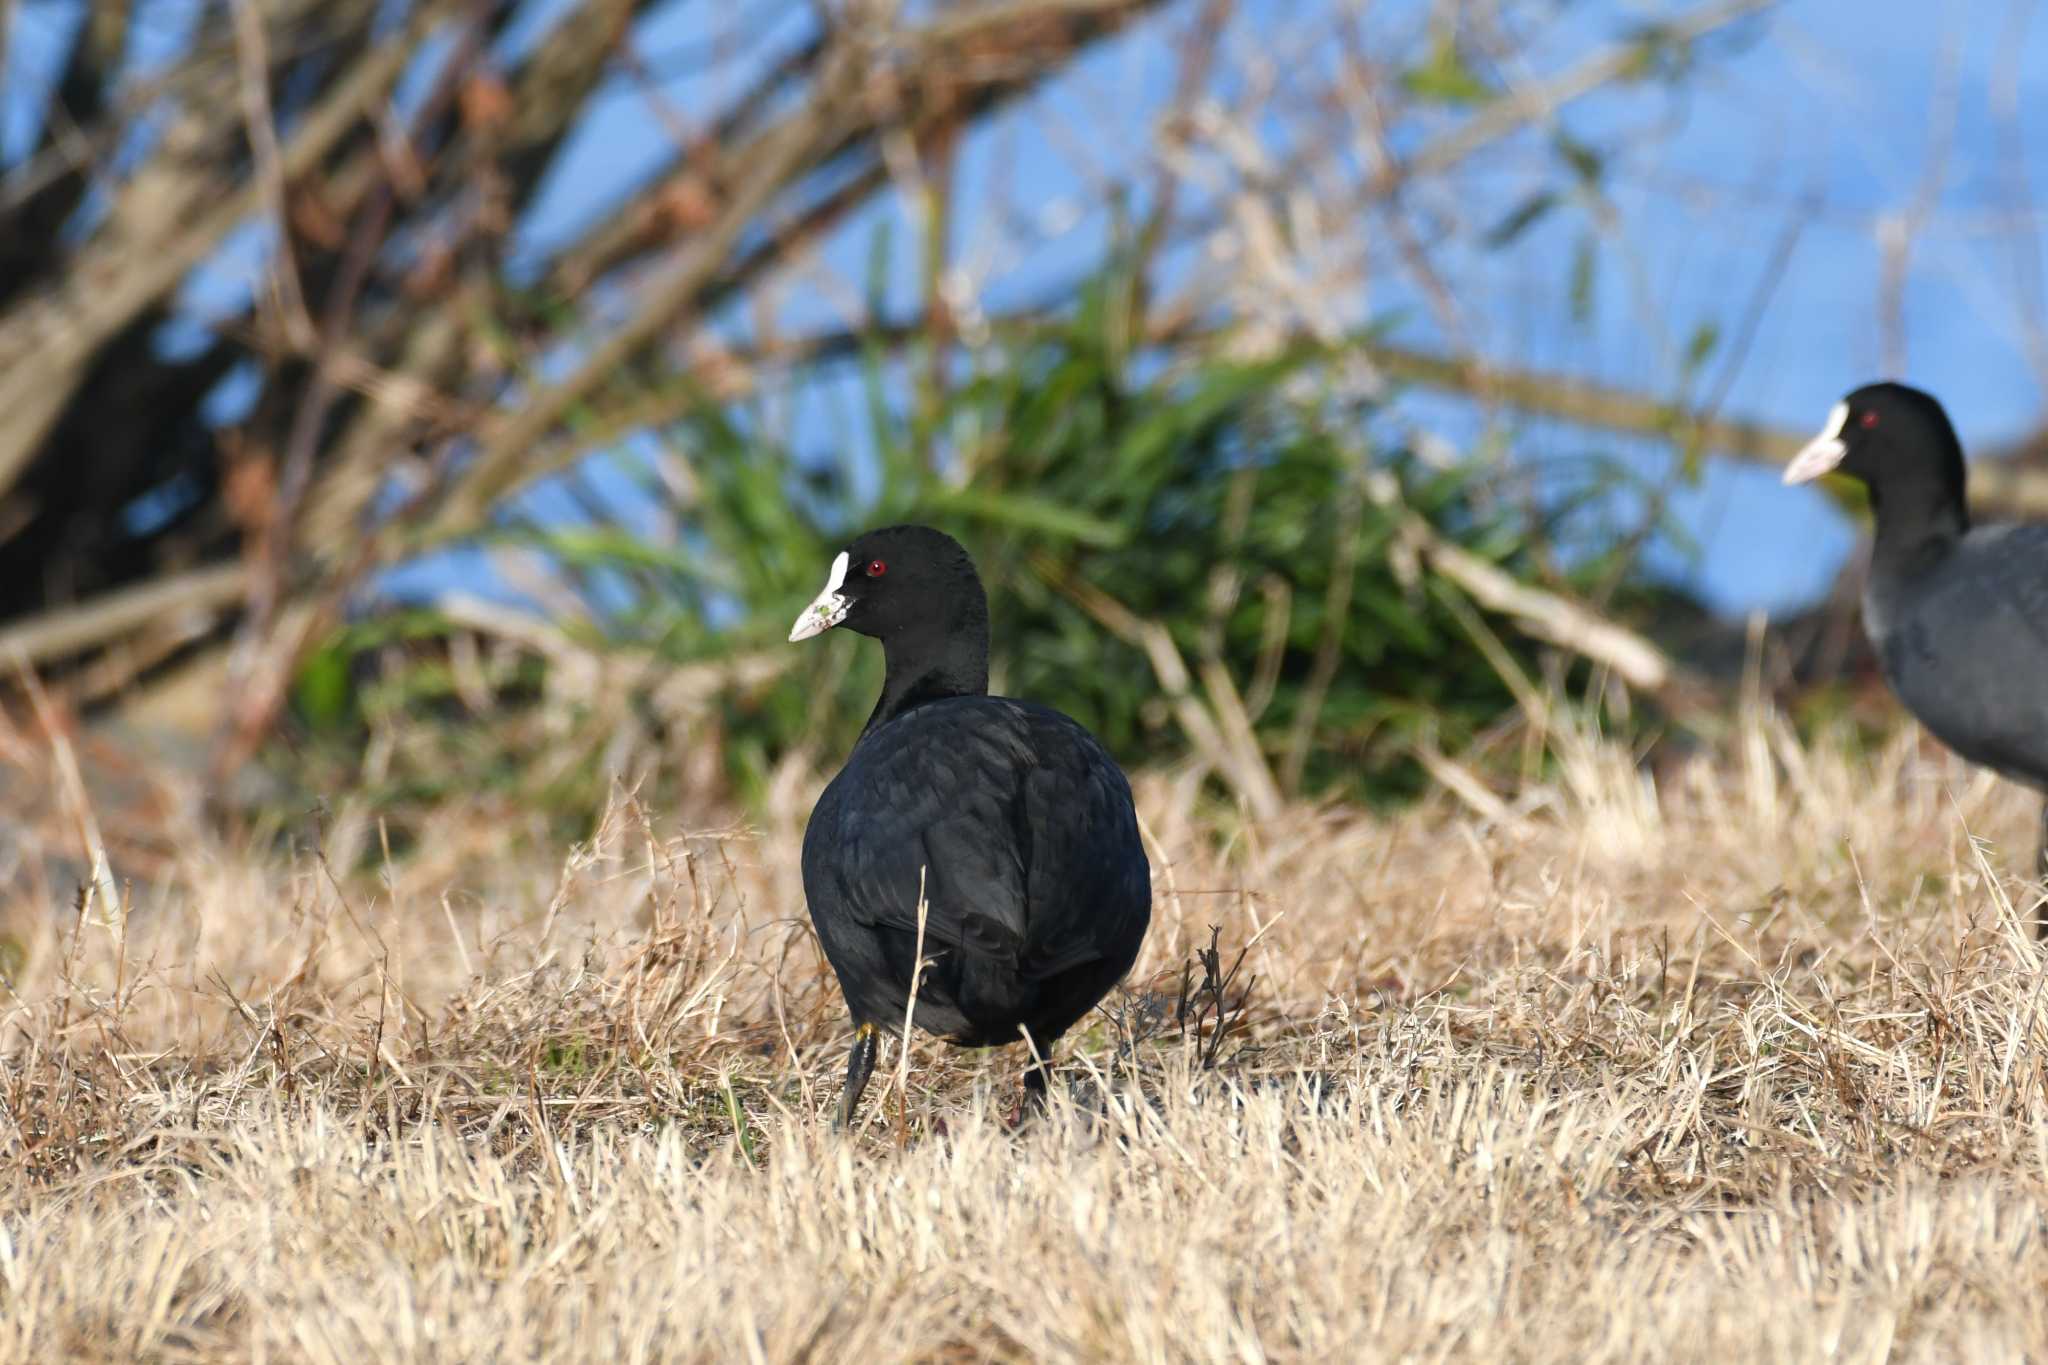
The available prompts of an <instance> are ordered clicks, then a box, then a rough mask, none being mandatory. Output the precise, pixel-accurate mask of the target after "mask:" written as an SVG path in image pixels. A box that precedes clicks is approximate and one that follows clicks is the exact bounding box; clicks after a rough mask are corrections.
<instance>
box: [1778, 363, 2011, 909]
mask: <svg viewBox="0 0 2048 1365" xmlns="http://www.w3.org/2000/svg"><path fill="white" fill-rule="evenodd" d="M1829 472H1838V473H1842V474H1847V475H1850V476H1852V477H1854V478H1856V479H1859V480H1861V481H1862V482H1863V483H1864V485H1865V486H1866V487H1867V488H1868V489H1869V490H1870V503H1871V510H1872V513H1873V515H1874V517H1875V520H1876V534H1875V537H1874V541H1873V544H1872V547H1871V558H1870V578H1869V582H1868V584H1867V586H1866V587H1865V589H1864V594H1863V623H1864V629H1865V630H1866V631H1867V632H1868V634H1869V636H1870V640H1871V644H1872V646H1873V647H1874V648H1875V649H1876V651H1877V656H1878V659H1879V661H1880V664H1881V666H1882V667H1883V669H1884V674H1885V679H1886V681H1888V682H1889V683H1890V684H1891V686H1892V690H1893V691H1894V692H1896V693H1897V694H1898V697H1899V700H1900V701H1901V702H1903V703H1905V706H1906V709H1907V710H1909V711H1911V712H1912V713H1913V714H1914V715H1915V716H1916V717H1918V718H1919V720H1920V722H1921V724H1923V725H1925V726H1926V727H1927V729H1928V730H1929V731H1930V732H1931V733H1932V734H1933V735H1934V736H1935V738H1937V739H1939V740H1941V742H1942V743H1944V744H1946V745H1948V746H1949V747H1950V748H1951V749H1954V750H1955V751H1956V752H1957V753H1959V754H1961V755H1962V756H1963V757H1964V758H1967V759H1969V760H1971V761H1972V762H1975V763H1981V764H1983V765H1984V766H1985V767H1987V768H1991V769H1993V770H1995V771H1997V772H1999V773H2001V774H2003V775H2004V776H2005V777H2008V778H2010V779H2012V780H2013V781H2015V782H2019V783H2021V784H2023V785H2026V786H2029V787H2032V788H2034V789H2036V790H2038V791H2042V792H2044V793H2048V525H2017V526H1983V527H1976V528H1972V527H1971V525H1970V516H1969V508H1968V504H1967V502H1966V501H1965V482H1964V480H1965V474H1964V465H1963V451H1962V445H1961V443H1960V442H1959V441H1957V439H1956V434H1955V429H1954V427H1953V426H1951V425H1950V423H1949V420H1948V415H1947V414H1946V413H1944V412H1943V411H1942V408H1941V404H1940V403H1938V402H1936V401H1935V399H1934V398H1933V397H1932V396H1931V395H1929V394H1926V393H1922V392H1921V391H1919V390H1918V389H1912V388H1908V387H1906V386H1905V385H1903V384H1872V385H1869V386H1867V387H1864V388H1861V389H1858V390H1856V391H1855V392H1854V393H1852V394H1850V395H1849V396H1848V397H1847V398H1846V399H1844V400H1843V401H1842V402H1841V403H1840V404H1838V405H1837V406H1836V408H1835V411H1834V412H1833V413H1831V414H1830V415H1829V420H1828V427H1827V429H1826V430H1824V431H1823V432H1822V433H1821V434H1820V436H1819V437H1817V438H1815V440H1814V441H1813V442H1812V443H1811V444H1809V445H1808V446H1807V447H1806V449H1805V450H1803V451H1801V452H1800V454H1799V455H1798V457H1797V458H1795V459H1794V460H1793V461H1792V463H1791V464H1790V465H1789V466H1787V467H1786V470H1785V480H1786V482H1787V483H1803V482H1805V481H1807V480H1808V479H1813V478H1818V477H1820V476H1821V475H1822V474H1826V473H1829ZM2037 870H2038V872H2039V873H2040V875H2041V876H2043V877H2044V878H2048V804H2044V806H2043V810H2042V842H2041V846H2040V852H2039V856H2038V858H2037ZM2037 928H2038V929H2039V931H2040V932H2042V933H2043V934H2044V935H2048V918H2044V919H2043V920H2042V921H2041V922H2040V924H2039V925H2038V926H2037Z"/></svg>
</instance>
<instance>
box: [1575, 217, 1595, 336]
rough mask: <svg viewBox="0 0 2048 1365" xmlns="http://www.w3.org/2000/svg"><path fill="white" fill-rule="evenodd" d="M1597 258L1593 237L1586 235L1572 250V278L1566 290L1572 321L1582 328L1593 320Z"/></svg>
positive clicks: (1589, 234)
mask: <svg viewBox="0 0 2048 1365" xmlns="http://www.w3.org/2000/svg"><path fill="white" fill-rule="evenodd" d="M1598 271H1599V257H1598V256H1597V254H1596V253H1595V251H1594V245H1593V236H1592V234H1591V233H1586V234H1585V235H1583V236H1581V237H1580V238H1579V244H1578V246H1577V247H1575V248H1573V250H1572V278H1571V284H1570V286H1569V289H1568V294H1569V297H1570V299H1571V308H1572V321H1573V322H1575V323H1577V324H1578V325H1579V326H1581V327H1583V326H1585V325H1586V324H1587V323H1588V322H1591V321H1592V319H1593V290H1594V288H1595V286H1596V284H1597V282H1598Z"/></svg>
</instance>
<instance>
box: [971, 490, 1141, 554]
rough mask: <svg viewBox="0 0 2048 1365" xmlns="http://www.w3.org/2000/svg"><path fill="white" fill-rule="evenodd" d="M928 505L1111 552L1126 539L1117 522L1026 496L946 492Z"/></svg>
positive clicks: (1018, 494) (1005, 493) (1003, 493)
mask: <svg viewBox="0 0 2048 1365" xmlns="http://www.w3.org/2000/svg"><path fill="white" fill-rule="evenodd" d="M931 505H932V507H933V508H934V509H935V510H937V511H940V512H944V513H949V514H951V515H954V516H959V517H965V518H968V519H970V520H974V521H982V522H989V523H992V524H995V525H1001V526H1008V527H1011V528H1013V529H1017V530H1027V531H1041V532H1044V533H1046V534H1048V535H1053V536H1057V537H1059V538H1060V539H1062V540H1073V541H1079V542H1080V543H1081V544H1083V545H1093V546H1099V547H1105V548H1113V547H1115V546H1119V545H1122V544H1123V543H1124V542H1125V540H1126V539H1127V538H1128V537H1127V535H1126V532H1125V528H1124V527H1122V526H1120V525H1118V524H1117V523H1116V522H1113V521H1105V520H1103V519H1102V518H1100V517H1093V516H1089V515H1088V514H1087V513H1085V512H1080V511H1076V510H1074V509H1073V508H1071V507H1066V506H1062V505H1061V504H1060V503H1057V502H1054V501H1051V500H1050V499H1047V498H1041V497H1034V496H1033V495H1031V494H1029V493H1016V492H994V491H988V490H983V489H978V488H948V489H944V490H942V491H940V492H938V493H936V494H934V495H933V496H932V498H931Z"/></svg>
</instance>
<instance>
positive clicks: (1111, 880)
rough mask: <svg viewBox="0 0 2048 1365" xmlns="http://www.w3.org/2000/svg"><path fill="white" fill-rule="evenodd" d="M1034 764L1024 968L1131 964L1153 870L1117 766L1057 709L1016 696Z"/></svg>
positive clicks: (1029, 790)
mask: <svg viewBox="0 0 2048 1365" xmlns="http://www.w3.org/2000/svg"><path fill="white" fill-rule="evenodd" d="M1022 709H1023V710H1024V711H1025V713H1026V716H1027V718H1028V721H1029V724H1030V726H1031V731H1032V735H1033V739H1034V749H1035V751H1036V753H1037V754H1038V755H1039V762H1038V763H1037V764H1036V765H1035V766H1034V767H1033V768H1031V769H1030V771H1029V772H1028V774H1027V775H1026V777H1025V782H1024V825H1025V828H1026V829H1027V830H1029V831H1030V840H1029V845H1028V849H1029V851H1028V853H1027V854H1026V855H1025V888H1026V893H1027V905H1026V921H1027V922H1026V928H1025V950H1024V958H1023V962H1022V967H1023V970H1024V972H1025V974H1026V975H1027V976H1031V977H1033V978H1038V979H1043V978H1045V977H1049V976H1052V975H1054V974H1056V973H1059V972H1064V971H1067V970H1069V969H1070V968H1073V967H1077V966H1079V965H1081V964H1082V963H1084V962H1089V961H1092V960H1094V959H1097V958H1112V959H1116V960H1117V961H1118V972H1119V974H1121V972H1122V970H1123V969H1125V968H1127V967H1129V966H1130V961H1131V959H1132V958H1133V957H1135V956H1136V955H1137V950H1138V945H1139V943H1140V942H1142V941H1143V939H1144V937H1145V928H1146V926H1147V924H1149V923H1150V921H1151V914H1152V870H1151V867H1150V865H1149V864H1148V863H1147V862H1146V860H1145V848H1144V844H1143V843H1142V842H1140V840H1139V838H1138V818H1137V812H1136V811H1135V809H1134V808H1133V806H1132V803H1131V788H1130V784H1129V783H1128V782H1126V781H1125V780H1124V775H1123V770H1122V769H1120V768H1118V767H1117V765H1116V761H1115V760H1114V759H1112V758H1111V757H1110V756H1109V754H1108V753H1107V752H1106V751H1104V749H1103V748H1102V746H1101V745H1100V744H1099V743H1097V742H1096V740H1095V737H1094V736H1093V735H1091V734H1089V733H1088V732H1087V731H1086V730H1084V729H1082V728H1081V727H1080V726H1079V725H1076V724H1075V723H1074V722H1073V721H1071V720H1069V719H1067V718H1066V717H1065V716H1063V715H1061V714H1060V713H1059V712H1057V711H1053V710H1050V709H1048V708H1045V707H1039V706H1032V705H1030V704H1028V703H1025V704H1022Z"/></svg>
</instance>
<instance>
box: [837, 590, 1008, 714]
mask: <svg viewBox="0 0 2048 1365" xmlns="http://www.w3.org/2000/svg"><path fill="white" fill-rule="evenodd" d="M882 658H883V661H884V665H885V670H886V671H885V676H884V677H883V679H882V698H881V700H880V701H878V702H876V703H875V713H874V714H873V715H871V716H869V717H868V723H867V726H866V728H865V729H863V730H862V731H861V733H862V734H867V733H868V731H870V730H873V729H875V728H876V727H877V726H880V725H882V724H884V723H886V722H887V721H889V720H891V719H893V718H895V717H896V716H899V715H901V714H903V713H904V712H905V711H908V710H909V709H910V708H911V707H913V706H921V705H923V704H924V703H925V702H928V701H938V700H939V699H941V698H943V697H982V696H987V695H988V602H987V600H986V599H985V598H983V597H982V596H981V594H980V593H979V592H978V591H977V592H976V593H975V594H974V597H973V600H972V601H969V602H965V603H962V604H961V605H960V606H959V607H958V608H957V609H956V610H955V611H954V613H953V615H952V617H951V619H950V620H939V619H934V620H932V621H929V622H920V623H918V624H917V625H915V626H912V627H909V628H907V629H905V630H901V631H895V632H891V633H890V634H888V635H885V636H883V637H882Z"/></svg>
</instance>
